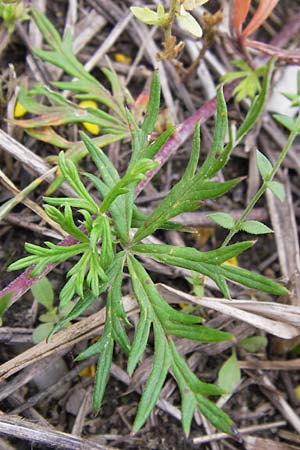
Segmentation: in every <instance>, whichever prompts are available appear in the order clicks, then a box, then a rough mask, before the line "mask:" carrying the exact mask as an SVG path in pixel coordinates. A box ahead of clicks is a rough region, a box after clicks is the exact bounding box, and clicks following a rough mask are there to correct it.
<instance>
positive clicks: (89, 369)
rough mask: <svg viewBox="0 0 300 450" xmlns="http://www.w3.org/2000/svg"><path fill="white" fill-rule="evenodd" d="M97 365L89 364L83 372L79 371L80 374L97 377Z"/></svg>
mask: <svg viewBox="0 0 300 450" xmlns="http://www.w3.org/2000/svg"><path fill="white" fill-rule="evenodd" d="M95 372H96V371H95V366H94V365H92V366H89V367H86V368H85V369H83V370H82V371H81V372H79V376H80V377H91V378H94V377H95Z"/></svg>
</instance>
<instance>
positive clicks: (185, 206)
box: [133, 175, 240, 243]
mask: <svg viewBox="0 0 300 450" xmlns="http://www.w3.org/2000/svg"><path fill="white" fill-rule="evenodd" d="M239 181H240V180H239V179H235V180H231V181H225V182H224V183H217V182H213V181H207V180H203V179H201V178H199V177H197V175H196V176H195V177H194V178H192V179H190V180H182V181H180V182H179V183H177V184H176V185H175V186H174V187H173V188H172V190H171V191H170V192H169V194H168V195H167V197H165V199H164V200H163V201H162V202H161V203H160V205H159V206H158V208H157V209H156V210H155V211H154V212H153V213H152V214H151V215H150V216H149V217H148V219H147V220H146V221H145V222H144V224H143V225H142V226H141V227H140V228H139V229H138V230H137V232H136V234H135V235H134V238H133V242H135V243H137V242H139V241H141V240H142V239H144V238H145V237H146V236H148V235H149V234H152V233H153V232H154V231H155V230H156V229H157V228H159V227H160V226H161V224H162V223H164V222H166V221H168V220H169V219H171V218H172V217H176V216H177V215H178V214H181V213H183V212H186V211H193V210H195V209H198V208H199V207H200V204H201V201H202V200H206V199H208V198H216V197H219V196H221V195H223V194H225V193H226V192H228V191H229V190H230V189H232V188H233V187H234V186H236V185H237V184H238V183H239Z"/></svg>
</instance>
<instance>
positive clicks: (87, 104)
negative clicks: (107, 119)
mask: <svg viewBox="0 0 300 450" xmlns="http://www.w3.org/2000/svg"><path fill="white" fill-rule="evenodd" d="M79 106H80V108H98V105H97V103H96V102H95V101H94V100H83V101H82V102H80V103H79Z"/></svg>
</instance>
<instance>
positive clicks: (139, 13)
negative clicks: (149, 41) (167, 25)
mask: <svg viewBox="0 0 300 450" xmlns="http://www.w3.org/2000/svg"><path fill="white" fill-rule="evenodd" d="M130 11H131V12H132V14H133V15H134V16H135V17H136V18H137V19H138V20H140V21H141V22H143V23H145V24H146V25H159V24H160V18H159V16H158V14H157V12H155V11H152V10H151V9H150V8H147V7H144V8H140V7H138V6H131V7H130Z"/></svg>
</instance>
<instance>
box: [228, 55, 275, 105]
mask: <svg viewBox="0 0 300 450" xmlns="http://www.w3.org/2000/svg"><path fill="white" fill-rule="evenodd" d="M231 63H232V64H233V65H234V66H235V67H236V68H237V69H238V70H237V71H235V72H228V73H226V74H225V75H222V77H221V82H222V83H223V84H227V83H230V82H231V81H235V80H239V79H240V81H239V82H238V84H237V86H236V87H235V88H234V91H233V94H234V95H235V98H236V101H237V102H240V101H242V100H243V99H244V98H249V99H250V100H253V99H254V98H255V96H256V95H257V94H259V93H260V91H261V82H260V78H262V77H263V76H264V74H265V71H266V66H261V67H258V68H256V69H253V68H252V67H250V66H249V64H247V63H246V61H244V60H243V59H234V60H233V61H231Z"/></svg>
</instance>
